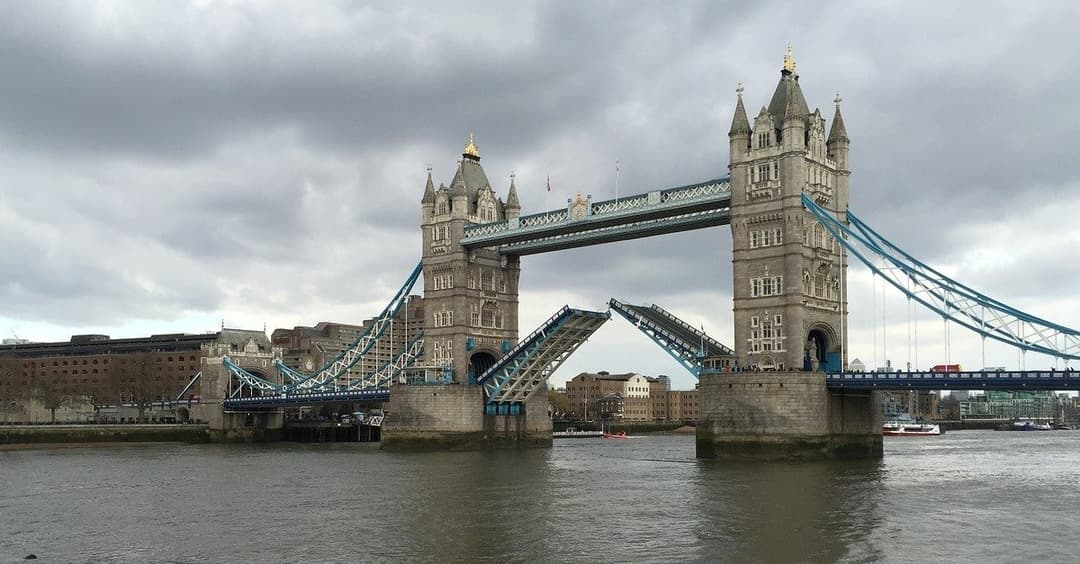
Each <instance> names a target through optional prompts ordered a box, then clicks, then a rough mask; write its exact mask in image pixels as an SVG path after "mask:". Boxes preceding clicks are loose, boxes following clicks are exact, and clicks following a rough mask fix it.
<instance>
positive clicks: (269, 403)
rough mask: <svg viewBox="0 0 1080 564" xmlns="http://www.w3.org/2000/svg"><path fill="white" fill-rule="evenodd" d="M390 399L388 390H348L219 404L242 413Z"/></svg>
mask: <svg viewBox="0 0 1080 564" xmlns="http://www.w3.org/2000/svg"><path fill="white" fill-rule="evenodd" d="M388 399H390V390H388V389H376V390H348V391H340V392H316V393H310V394H281V395H267V396H256V397H248V398H229V399H226V400H224V401H222V402H221V405H222V407H223V408H224V409H225V411H244V410H248V409H266V408H272V407H285V406H298V405H320V404H324V403H336V402H350V401H386V400H388Z"/></svg>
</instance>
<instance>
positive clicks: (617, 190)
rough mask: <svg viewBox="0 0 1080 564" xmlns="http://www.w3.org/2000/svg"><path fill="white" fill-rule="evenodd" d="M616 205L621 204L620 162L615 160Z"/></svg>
mask: <svg viewBox="0 0 1080 564" xmlns="http://www.w3.org/2000/svg"><path fill="white" fill-rule="evenodd" d="M615 203H616V204H617V203H619V160H618V159H615Z"/></svg>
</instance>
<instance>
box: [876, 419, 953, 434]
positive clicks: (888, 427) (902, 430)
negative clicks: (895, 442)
mask: <svg viewBox="0 0 1080 564" xmlns="http://www.w3.org/2000/svg"><path fill="white" fill-rule="evenodd" d="M881 434H882V435H885V436H886V437H932V436H936V435H940V434H941V427H940V426H939V425H936V424H934V423H919V422H918V421H915V420H913V419H912V418H911V417H909V416H906V415H903V416H901V417H897V418H895V419H891V420H889V421H886V422H885V424H884V425H882V427H881Z"/></svg>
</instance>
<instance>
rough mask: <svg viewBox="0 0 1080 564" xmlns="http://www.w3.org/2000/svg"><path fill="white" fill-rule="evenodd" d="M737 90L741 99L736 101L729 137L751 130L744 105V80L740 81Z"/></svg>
mask: <svg viewBox="0 0 1080 564" xmlns="http://www.w3.org/2000/svg"><path fill="white" fill-rule="evenodd" d="M735 92H736V93H737V94H738V96H739V100H738V101H737V102H736V103H735V117H733V118H732V119H731V129H730V130H729V131H728V137H731V136H732V135H735V134H737V133H750V132H751V129H750V119H749V118H747V117H746V108H744V107H743V101H742V93H743V86H742V82H740V83H739V86H738V87H737V88H736V89H735Z"/></svg>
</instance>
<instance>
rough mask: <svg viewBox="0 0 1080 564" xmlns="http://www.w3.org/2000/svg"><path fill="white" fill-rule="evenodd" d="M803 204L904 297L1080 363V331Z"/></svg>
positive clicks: (854, 221) (855, 222)
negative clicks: (1018, 306) (995, 295)
mask: <svg viewBox="0 0 1080 564" xmlns="http://www.w3.org/2000/svg"><path fill="white" fill-rule="evenodd" d="M802 200H803V205H804V206H805V207H806V209H807V210H808V211H809V212H810V214H811V215H812V216H813V217H814V218H815V219H816V220H817V221H818V222H819V223H821V225H822V226H824V227H825V229H826V230H828V231H829V233H830V234H831V235H832V236H833V237H834V238H836V239H837V240H838V241H839V242H840V243H841V244H842V245H843V246H844V248H845V249H847V250H848V251H849V252H850V253H851V254H853V255H855V256H856V257H857V258H858V259H859V260H861V261H862V262H863V263H864V264H866V265H867V266H868V267H870V269H871V270H872V271H873V272H874V273H875V274H878V275H880V276H881V277H882V278H884V279H885V280H887V281H888V282H889V283H890V284H892V285H893V286H894V287H895V288H896V289H898V290H900V291H901V292H902V293H904V295H906V296H907V297H909V298H911V299H913V300H915V301H916V302H918V303H920V304H922V305H923V306H925V307H927V308H929V309H930V310H932V311H934V312H935V313H937V314H938V315H941V316H942V317H945V318H948V319H950V320H952V321H954V322H956V323H959V324H960V325H962V326H964V327H966V328H968V329H970V330H972V331H974V332H976V333H978V334H979V335H982V336H984V337H989V338H991V339H994V340H996V341H999V342H1002V343H1005V344H1008V345H1012V346H1014V347H1017V348H1019V349H1022V350H1026V351H1034V352H1039V353H1043V354H1047V355H1050V356H1054V357H1057V358H1062V359H1065V360H1078V359H1080V331H1077V330H1075V329H1070V328H1068V327H1065V326H1063V325H1059V324H1057V323H1052V322H1050V321H1046V320H1044V319H1041V318H1039V317H1036V316H1034V315H1031V314H1028V313H1024V312H1022V311H1020V310H1018V309H1015V308H1013V307H1010V306H1008V305H1006V304H1004V303H1002V302H1000V301H998V300H995V299H993V298H991V297H989V296H986V295H984V294H982V293H980V292H977V291H975V290H973V289H971V288H969V287H968V286H965V285H963V284H961V283H960V282H957V281H956V280H953V279H952V278H950V277H948V276H946V275H944V274H942V273H941V272H939V271H938V270H935V269H934V268H931V267H930V266H927V265H926V264H924V263H922V262H920V261H918V260H917V259H915V258H914V257H912V256H911V255H909V254H907V253H905V252H904V251H903V250H902V249H900V248H899V247H897V246H896V245H894V244H893V243H891V242H890V241H888V240H887V239H885V238H884V237H882V236H881V235H879V234H878V233H877V232H875V231H874V230H873V229H871V228H870V226H868V225H867V224H866V223H864V222H862V221H861V220H860V219H859V218H858V217H856V216H855V214H853V213H851V211H850V210H849V211H848V212H847V216H846V217H847V220H848V222H849V223H850V226H849V225H845V224H844V223H843V222H841V221H840V220H839V219H837V218H836V217H835V216H834V215H833V213H832V212H830V211H828V210H825V209H823V208H822V207H821V206H819V205H817V204H816V203H815V202H814V201H813V200H812V199H810V198H809V197H808V196H807V195H806V194H803V196H802ZM875 259H880V260H881V263H880V264H879V263H878V261H877V260H875Z"/></svg>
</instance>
